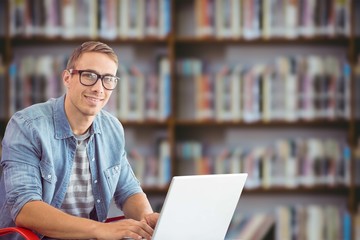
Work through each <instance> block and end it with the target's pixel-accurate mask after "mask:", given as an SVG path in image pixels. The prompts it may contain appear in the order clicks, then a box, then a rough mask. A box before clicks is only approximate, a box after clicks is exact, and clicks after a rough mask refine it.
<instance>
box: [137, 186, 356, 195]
mask: <svg viewBox="0 0 360 240" xmlns="http://www.w3.org/2000/svg"><path fill="white" fill-rule="evenodd" d="M143 189H144V192H145V193H147V194H164V195H166V193H167V191H168V189H169V187H168V186H165V187H143ZM359 190H360V187H359ZM349 191H350V187H347V186H343V185H336V186H328V185H321V186H314V187H295V188H288V187H271V188H254V189H246V188H244V190H243V194H246V195H253V194H265V195H266V194H275V195H280V194H285V195H293V194H301V195H303V194H305V195H306V194H311V195H313V194H321V195H324V194H325V195H344V196H346V195H347V194H349Z"/></svg>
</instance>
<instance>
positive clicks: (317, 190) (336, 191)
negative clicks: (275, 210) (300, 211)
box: [244, 185, 350, 196]
mask: <svg viewBox="0 0 360 240" xmlns="http://www.w3.org/2000/svg"><path fill="white" fill-rule="evenodd" d="M349 191H350V187H347V186H343V185H342V186H340V185H337V186H328V185H323V186H314V187H302V186H301V187H295V188H287V187H272V188H267V189H265V188H256V189H244V192H245V193H246V194H322V195H323V194H329V195H344V196H346V195H347V194H349Z"/></svg>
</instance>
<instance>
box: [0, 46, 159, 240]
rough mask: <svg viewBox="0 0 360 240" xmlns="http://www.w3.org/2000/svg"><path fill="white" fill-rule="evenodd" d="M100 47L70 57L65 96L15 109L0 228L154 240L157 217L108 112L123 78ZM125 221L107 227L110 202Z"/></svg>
mask: <svg viewBox="0 0 360 240" xmlns="http://www.w3.org/2000/svg"><path fill="white" fill-rule="evenodd" d="M117 66H118V58H117V56H116V54H115V53H114V51H113V50H112V49H111V48H110V47H109V46H107V45H106V44H103V43H100V42H85V43H83V44H82V45H81V46H80V47H79V48H77V49H75V51H74V52H73V54H72V56H71V57H70V59H69V61H68V64H67V69H66V70H64V71H63V74H62V80H63V83H64V85H65V87H66V94H65V95H64V96H62V97H60V98H57V99H50V100H49V101H47V102H46V103H41V104H36V105H33V106H31V107H29V108H26V109H24V110H22V111H19V112H17V113H16V114H14V116H13V117H12V118H11V120H10V121H9V123H8V126H7V128H6V132H5V136H4V139H3V143H2V144H3V149H2V159H1V165H2V167H3V174H2V177H1V180H0V228H1V227H9V226H15V225H16V226H21V227H25V228H29V229H31V230H33V231H35V232H36V233H38V234H39V235H40V236H46V237H45V239H46V238H56V239H94V238H95V239H121V238H123V237H131V238H134V239H139V238H146V239H150V238H151V236H152V233H153V228H154V227H155V224H156V222H157V219H158V214H157V213H154V212H153V210H152V208H151V206H150V204H149V202H148V199H147V198H146V195H145V194H144V193H143V191H142V189H141V187H140V184H139V182H138V180H137V179H136V178H135V176H134V174H133V171H132V169H131V167H130V165H129V163H128V161H127V158H126V153H125V149H124V145H125V142H124V130H123V127H122V125H121V124H120V123H119V121H118V120H117V119H116V118H115V117H113V116H111V115H110V114H109V113H107V112H105V111H103V110H102V108H103V107H104V106H105V105H106V103H107V102H108V100H109V98H110V95H111V93H112V90H113V89H115V87H116V85H117V83H118V81H119V79H118V78H117V77H116V76H115V75H116V71H117ZM112 198H114V200H115V202H116V205H117V206H118V207H120V208H121V209H122V211H123V212H124V214H125V216H126V220H122V221H118V222H114V223H104V221H105V219H106V216H107V213H108V210H109V205H110V201H111V199H112Z"/></svg>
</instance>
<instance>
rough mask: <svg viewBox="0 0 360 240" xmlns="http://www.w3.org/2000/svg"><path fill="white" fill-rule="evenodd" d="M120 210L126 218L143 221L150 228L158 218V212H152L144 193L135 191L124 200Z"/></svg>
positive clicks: (153, 226)
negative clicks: (135, 192)
mask: <svg viewBox="0 0 360 240" xmlns="http://www.w3.org/2000/svg"><path fill="white" fill-rule="evenodd" d="M122 210H123V212H124V214H125V216H126V217H127V218H132V219H136V220H139V221H145V222H146V223H147V224H149V225H150V226H151V227H152V228H155V225H156V222H157V220H158V218H159V214H158V213H154V211H153V209H152V208H151V205H150V203H149V200H148V199H147V197H146V195H145V194H144V193H137V194H134V195H132V196H130V197H129V198H128V199H127V200H126V201H125V203H124V206H123V209H122Z"/></svg>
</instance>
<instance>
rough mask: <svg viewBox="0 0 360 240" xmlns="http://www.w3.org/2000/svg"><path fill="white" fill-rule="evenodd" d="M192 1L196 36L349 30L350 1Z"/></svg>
mask: <svg viewBox="0 0 360 240" xmlns="http://www.w3.org/2000/svg"><path fill="white" fill-rule="evenodd" d="M194 4H195V5H194V13H195V23H196V24H195V35H196V36H198V37H213V36H215V37H218V38H241V37H242V38H244V39H255V38H273V37H286V38H297V37H315V36H331V37H333V36H338V35H342V36H343V35H345V36H348V35H349V33H350V24H351V21H350V12H351V11H350V9H351V6H350V4H351V1H350V0H344V1H337V0H327V1H323V0H299V1H284V0H267V1H261V0H195V1H194Z"/></svg>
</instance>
